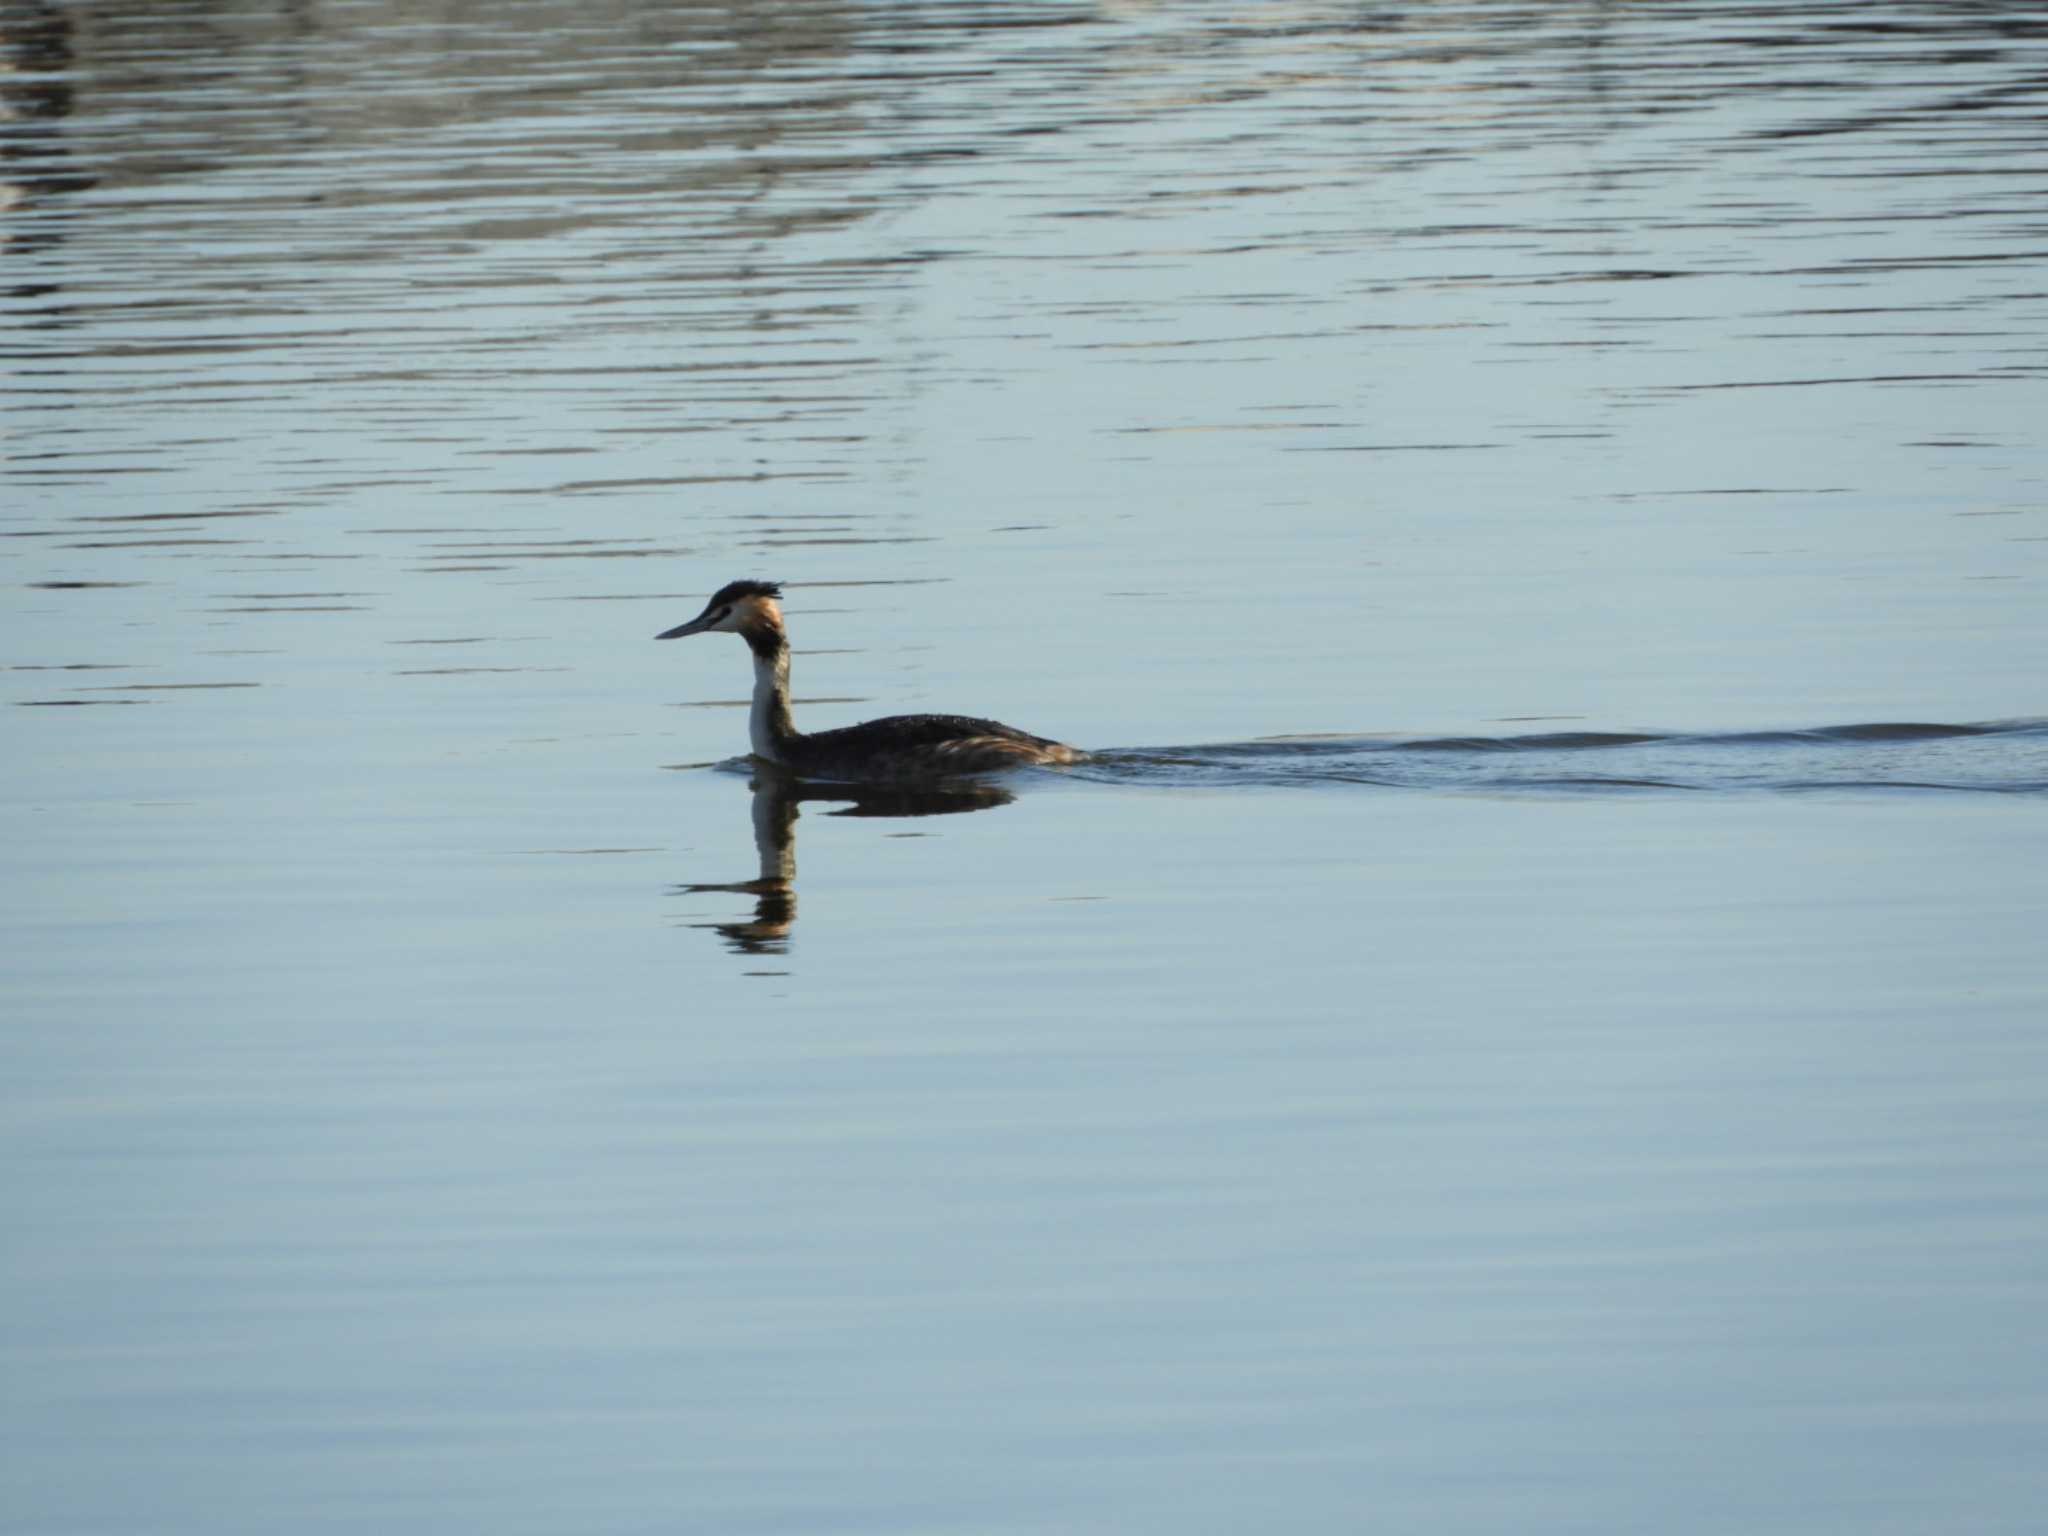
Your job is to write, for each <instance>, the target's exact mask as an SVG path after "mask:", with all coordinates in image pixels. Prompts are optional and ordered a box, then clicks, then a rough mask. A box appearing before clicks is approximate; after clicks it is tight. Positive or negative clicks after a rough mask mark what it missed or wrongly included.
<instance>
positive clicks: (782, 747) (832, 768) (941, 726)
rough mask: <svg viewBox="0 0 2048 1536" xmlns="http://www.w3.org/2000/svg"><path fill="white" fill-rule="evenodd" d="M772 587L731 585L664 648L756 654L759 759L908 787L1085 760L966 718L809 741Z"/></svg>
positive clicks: (754, 731)
mask: <svg viewBox="0 0 2048 1536" xmlns="http://www.w3.org/2000/svg"><path fill="white" fill-rule="evenodd" d="M781 596H782V588H781V587H780V586H778V585H776V584H775V583H774V582H772V581H729V582H727V583H726V584H725V585H724V586H722V587H720V588H719V589H718V590H717V591H716V592H714V593H712V595H711V601H710V602H708V603H706V604H705V605H704V611H703V612H702V613H700V614H698V615H697V617H696V618H694V619H692V620H690V622H689V623H687V624H678V625H677V626H676V627H675V628H674V629H667V630H663V631H662V632H661V633H660V634H658V635H656V636H655V637H654V638H655V639H657V640H680V639H681V638H682V637H683V636H684V635H702V634H712V633H721V632H722V633H728V634H735V635H738V636H739V637H740V638H741V639H742V640H744V641H746V642H747V648H748V649H749V650H751V651H752V652H753V653H754V704H753V708H752V709H751V710H750V711H749V712H748V715H747V738H748V741H749V742H750V743H751V744H752V746H753V749H754V756H756V757H758V758H763V759H765V760H766V761H768V762H770V763H774V764H775V765H777V766H778V767H782V768H787V769H788V770H790V771H791V772H792V773H796V774H808V775H814V776H816V777H820V778H831V779H852V780H863V779H865V780H871V781H872V780H903V779H918V778H943V777H945V776H946V775H948V774H960V773H986V772H988V771H989V770H991V769H995V768H1015V767H1017V766H1018V765H1019V764H1022V763H1071V762H1074V761H1076V760H1077V759H1079V758H1080V757H1082V756H1083V755H1084V754H1083V753H1080V752H1077V751H1075V750H1074V749H1073V748H1072V747H1069V746H1066V745H1064V744H1063V743H1060V742H1057V741H1047V740H1046V739H1045V738H1044V737H1043V736H1033V735H1030V734H1029V733H1028V732H1025V731H1020V730H1018V729H1017V728H1016V727H1015V726H1010V725H1004V724H1002V723H1001V722H999V721H995V720H977V719H974V718H972V717H970V716H967V715H890V716H889V717H887V718H886V719H882V720H869V721H866V722H864V723H862V724H860V725H849V726H843V727H841V728H840V729H839V730H836V731H818V732H816V733H814V734H807V733H805V732H803V731H799V730H798V729H797V728H796V725H795V723H794V722H793V721H792V720H791V719H790V715H789V636H788V634H787V633H785V632H784V630H783V628H782V608H781V606H780V605H779V604H778V603H777V601H776V600H777V599H778V598H780V597H781Z"/></svg>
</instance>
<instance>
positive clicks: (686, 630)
mask: <svg viewBox="0 0 2048 1536" xmlns="http://www.w3.org/2000/svg"><path fill="white" fill-rule="evenodd" d="M710 627H711V615H710V614H709V613H700V614H698V615H697V617H695V618H694V619H692V620H690V622H689V623H687V624H678V625H677V626H676V627H675V628H674V629H664V630H663V631H662V632H661V633H660V634H658V635H656V636H655V637H654V638H655V639H657V640H680V639H682V638H683V636H685V635H697V634H702V633H703V632H704V631H705V630H707V629H709V628H710Z"/></svg>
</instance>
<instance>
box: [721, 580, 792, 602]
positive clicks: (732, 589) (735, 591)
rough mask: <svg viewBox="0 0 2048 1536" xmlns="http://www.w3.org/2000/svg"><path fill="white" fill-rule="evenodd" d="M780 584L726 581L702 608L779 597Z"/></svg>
mask: <svg viewBox="0 0 2048 1536" xmlns="http://www.w3.org/2000/svg"><path fill="white" fill-rule="evenodd" d="M780 596H782V583H781V582H779V581H728V582H727V583H726V584H725V585H724V586H722V587H720V588H719V589H718V590H717V591H716V592H714V593H712V594H711V601H710V602H708V603H706V604H705V605H704V606H705V607H707V608H716V607H717V606H718V605H719V604H720V603H736V602H738V601H739V600H740V599H741V598H743V597H780Z"/></svg>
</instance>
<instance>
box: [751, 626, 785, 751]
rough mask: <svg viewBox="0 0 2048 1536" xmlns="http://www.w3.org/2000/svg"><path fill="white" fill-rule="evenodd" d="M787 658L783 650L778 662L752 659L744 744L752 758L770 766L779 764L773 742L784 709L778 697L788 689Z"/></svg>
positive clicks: (772, 658) (776, 658)
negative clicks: (750, 699) (751, 694)
mask: <svg viewBox="0 0 2048 1536" xmlns="http://www.w3.org/2000/svg"><path fill="white" fill-rule="evenodd" d="M788 655H789V653H788V651H786V650H785V651H784V652H783V653H782V656H781V657H779V658H778V657H772V656H761V655H758V654H757V655H756V656H755V657H754V702H753V706H752V707H751V708H750V709H748V711H747V742H748V744H749V745H750V746H751V747H752V748H753V749H754V756H756V757H759V758H765V759H767V760H768V761H769V762H771V763H779V762H781V761H782V752H781V750H780V749H779V748H778V747H777V745H776V741H775V719H776V715H777V714H778V713H779V711H780V710H781V709H783V708H787V705H786V704H784V703H782V701H781V700H780V699H779V697H778V696H779V695H781V694H784V693H786V692H787V691H788V688H789V662H788V660H787V658H788ZM778 661H780V663H781V664H780V665H779V666H778V665H777V662H778Z"/></svg>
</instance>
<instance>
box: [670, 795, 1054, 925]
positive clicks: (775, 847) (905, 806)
mask: <svg viewBox="0 0 2048 1536" xmlns="http://www.w3.org/2000/svg"><path fill="white" fill-rule="evenodd" d="M752 788H753V791H754V848H755V850H756V851H757V852H758V853H759V854H760V856H761V874H760V877H759V878H758V879H754V880H736V881H731V882H727V883H723V884H692V885H679V886H677V887H676V890H677V891H678V892H685V893H690V894H695V893H697V892H700V891H740V892H743V893H745V894H747V895H750V896H752V897H754V915H753V917H752V918H751V919H749V920H747V921H744V922H737V923H709V924H703V925H700V926H705V927H710V928H714V929H716V930H717V931H718V932H719V933H721V934H723V935H724V936H725V939H726V942H727V943H729V944H730V945H731V946H732V947H733V948H734V949H735V950H737V951H738V952H740V953H741V954H747V955H774V954H781V953H782V952H783V951H784V950H786V949H787V948H788V947H789V931H790V929H791V928H793V927H794V926H795V925H796V818H797V808H798V805H799V804H800V803H801V802H802V801H805V800H825V801H832V802H844V803H845V809H843V810H838V811H834V812H832V814H833V815H834V816H949V815H953V814H956V813H958V812H961V811H986V810H990V809H993V808H994V807H996V806H998V805H1008V804H1009V803H1010V801H1011V800H1012V799H1013V798H1015V797H1014V796H1012V795H1011V794H1010V792H1009V791H1008V790H1006V789H998V788H996V787H995V786H994V785H991V784H953V785H949V786H947V787H945V788H942V789H934V788H925V789H920V788H915V787H912V786H909V785H900V786H895V787H890V788H870V787H867V786H862V785H853V784H841V785H823V784H803V783H800V782H799V781H797V780H796V779H794V778H791V777H790V776H789V775H788V774H786V773H782V772H780V771H778V770H775V769H764V770H763V771H762V772H761V773H760V774H758V775H757V776H756V777H755V779H754V781H753V785H752Z"/></svg>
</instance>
